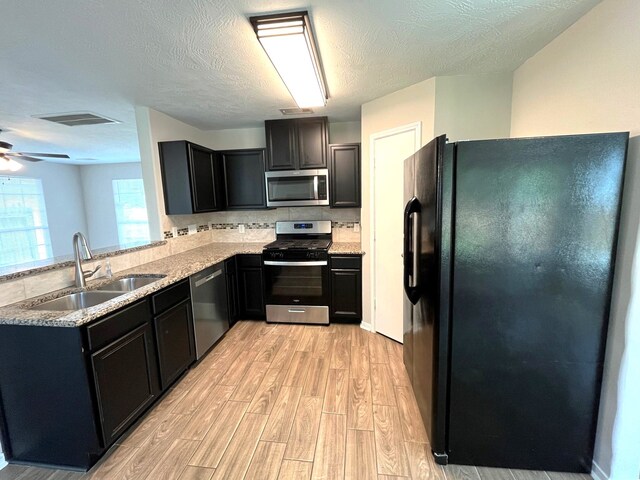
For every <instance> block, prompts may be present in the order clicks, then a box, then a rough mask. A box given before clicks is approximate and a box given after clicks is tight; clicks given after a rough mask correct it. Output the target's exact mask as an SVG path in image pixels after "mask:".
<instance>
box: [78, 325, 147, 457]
mask: <svg viewBox="0 0 640 480" xmlns="http://www.w3.org/2000/svg"><path fill="white" fill-rule="evenodd" d="M115 320H117V319H114V321H115ZM153 343H154V342H153V332H152V329H151V325H149V323H144V324H143V325H141V326H139V327H138V328H136V329H135V330H133V331H132V332H130V333H127V334H126V335H124V336H123V337H120V338H118V339H117V340H115V341H113V342H112V343H110V344H109V345H107V346H106V347H104V348H102V349H100V350H98V351H97V352H95V353H93V354H92V355H91V367H92V369H93V378H94V385H95V392H96V400H97V406H98V412H99V415H100V425H101V427H102V428H101V430H102V440H103V442H104V443H103V444H104V446H108V445H111V444H112V443H113V442H114V441H115V440H116V439H117V438H118V437H119V436H120V435H122V433H124V431H125V430H126V429H127V428H129V426H130V425H131V424H132V423H133V422H135V421H136V419H137V418H138V416H139V415H140V414H141V413H142V412H143V411H144V410H146V409H147V407H148V406H149V405H151V403H153V401H154V400H155V399H156V396H157V395H158V393H159V389H158V380H157V366H156V355H155V351H154V345H153Z"/></svg>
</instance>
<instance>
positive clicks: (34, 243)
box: [0, 176, 53, 267]
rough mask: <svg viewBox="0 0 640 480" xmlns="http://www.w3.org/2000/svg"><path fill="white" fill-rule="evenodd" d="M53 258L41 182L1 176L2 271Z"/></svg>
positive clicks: (0, 248) (0, 241) (0, 260)
mask: <svg viewBox="0 0 640 480" xmlns="http://www.w3.org/2000/svg"><path fill="white" fill-rule="evenodd" d="M52 256H53V255H52V253H51V237H50V236H49V224H48V223H47V210H46V208H45V204H44V195H43V193H42V181H41V180H40V179H39V178H23V177H7V176H0V267H7V266H10V265H18V264H21V263H29V262H34V261H37V260H44V259H46V258H50V257H52Z"/></svg>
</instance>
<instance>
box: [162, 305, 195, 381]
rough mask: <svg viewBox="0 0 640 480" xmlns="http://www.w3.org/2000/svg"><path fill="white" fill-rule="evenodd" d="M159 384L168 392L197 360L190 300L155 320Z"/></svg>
mask: <svg viewBox="0 0 640 480" xmlns="http://www.w3.org/2000/svg"><path fill="white" fill-rule="evenodd" d="M154 325H155V330H156V340H157V342H158V359H159V363H160V381H161V384H162V390H166V389H167V387H169V385H171V384H172V383H173V382H174V380H175V379H176V378H178V377H179V376H180V375H181V374H182V373H183V372H184V371H185V370H186V369H187V368H188V367H189V365H191V364H192V363H193V362H194V361H195V359H196V350H195V345H194V339H193V318H192V315H191V300H185V301H184V302H182V303H179V304H178V305H176V306H175V307H173V308H171V309H170V310H168V311H166V312H165V313H163V314H162V315H159V316H157V317H156V318H155V320H154Z"/></svg>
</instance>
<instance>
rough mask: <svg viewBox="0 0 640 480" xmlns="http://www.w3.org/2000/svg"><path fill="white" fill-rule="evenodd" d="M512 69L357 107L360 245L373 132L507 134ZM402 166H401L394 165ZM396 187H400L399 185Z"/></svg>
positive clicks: (431, 83)
mask: <svg viewBox="0 0 640 480" xmlns="http://www.w3.org/2000/svg"><path fill="white" fill-rule="evenodd" d="M511 84H512V74H511V73H510V72H502V73H496V74H487V75H464V76H451V77H434V78H430V79H428V80H424V81H422V82H420V83H417V84H415V85H412V86H410V87H407V88H405V89H402V90H399V91H397V92H393V93H391V94H389V95H386V96H384V97H381V98H378V99H376V100H373V101H371V102H369V103H366V104H364V105H363V106H362V118H361V123H362V127H361V130H362V140H361V142H362V215H361V217H362V244H363V245H364V248H365V249H366V250H368V251H371V242H372V237H373V232H372V231H371V225H372V214H373V213H372V208H371V201H372V199H371V188H370V185H371V165H370V162H371V159H370V155H371V153H370V137H371V135H372V134H374V133H377V132H381V131H384V130H389V129H392V128H396V127H400V126H402V125H407V124H409V123H413V122H421V125H422V142H421V144H422V145H425V144H426V143H428V142H429V141H431V139H432V138H433V137H435V136H436V135H440V134H443V133H445V134H447V137H448V138H449V140H450V141H452V142H453V141H457V140H463V139H484V138H500V137H508V136H509V130H510V126H511V125H510V120H511V95H512V91H511ZM398 168H403V165H398ZM398 188H402V187H401V186H400V187H398ZM373 260H374V259H373V255H369V256H368V257H365V261H364V262H363V269H362V270H363V272H362V273H363V275H362V278H363V319H364V321H365V322H367V323H370V322H371V318H372V314H373V312H372V311H371V304H372V298H371V296H372V289H373V278H372V275H373Z"/></svg>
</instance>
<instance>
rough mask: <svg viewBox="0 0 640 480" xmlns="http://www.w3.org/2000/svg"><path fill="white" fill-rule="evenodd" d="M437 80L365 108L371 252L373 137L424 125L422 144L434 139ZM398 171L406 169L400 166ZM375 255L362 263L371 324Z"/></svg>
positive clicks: (365, 241) (366, 233) (365, 220)
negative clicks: (375, 134) (408, 126)
mask: <svg viewBox="0 0 640 480" xmlns="http://www.w3.org/2000/svg"><path fill="white" fill-rule="evenodd" d="M435 87H436V81H435V78H430V79H428V80H424V81H422V82H420V83H416V84H415V85H411V86H410V87H407V88H404V89H402V90H398V91H397V92H393V93H390V94H389V95H385V96H384V97H381V98H378V99H376V100H373V101H371V102H368V103H365V104H364V105H362V117H361V119H360V121H361V122H362V127H361V129H362V139H361V142H362V146H361V154H362V213H361V223H362V233H361V237H362V245H363V249H364V250H365V251H366V252H371V248H370V246H371V244H372V240H373V232H372V231H371V225H372V223H373V211H372V208H371V202H372V198H371V159H370V144H369V142H370V137H371V135H372V134H374V133H377V132H381V131H384V130H389V129H392V128H396V127H400V126H402V125H407V124H409V123H414V122H421V124H422V145H425V144H426V143H427V142H429V140H431V138H432V137H433V132H434V125H435V91H436V88H435ZM398 168H403V166H402V165H399V166H398ZM372 273H373V255H367V256H365V257H364V261H363V262H362V320H363V322H365V323H366V324H368V325H370V324H371V320H372V314H373V312H372V309H371V302H372V298H371V295H372V290H373V278H372Z"/></svg>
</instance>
